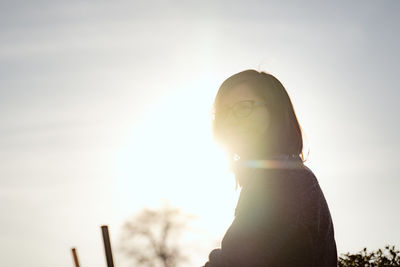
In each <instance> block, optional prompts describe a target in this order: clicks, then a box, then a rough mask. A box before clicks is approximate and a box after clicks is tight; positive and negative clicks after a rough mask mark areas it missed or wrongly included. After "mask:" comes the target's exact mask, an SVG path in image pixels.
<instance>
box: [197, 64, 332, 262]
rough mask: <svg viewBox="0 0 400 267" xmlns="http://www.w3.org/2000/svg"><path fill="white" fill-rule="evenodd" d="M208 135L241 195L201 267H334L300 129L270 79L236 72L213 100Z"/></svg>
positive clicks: (325, 213)
mask: <svg viewBox="0 0 400 267" xmlns="http://www.w3.org/2000/svg"><path fill="white" fill-rule="evenodd" d="M213 108H214V119H213V135H214V139H215V140H216V141H217V142H218V143H219V144H221V145H222V147H223V148H224V150H225V151H226V153H227V155H228V156H229V157H228V158H229V159H230V163H231V165H230V166H231V169H232V171H233V172H234V173H235V177H236V186H237V185H238V184H239V185H240V187H241V192H240V196H239V200H238V203H237V206H236V209H235V219H234V220H233V222H232V224H231V226H230V227H229V228H228V230H227V232H226V233H225V236H224V237H223V239H222V242H221V248H217V249H214V250H212V251H211V252H210V254H209V259H208V261H207V262H206V263H205V265H204V266H205V267H222V266H230V267H233V266H237V267H245V266H246V267H256V266H265V267H272V266H277V267H302V266H307V267H336V266H337V250H336V242H335V238H334V229H333V223H332V219H331V215H330V211H329V208H328V205H327V202H326V200H325V197H324V194H323V192H322V191H321V188H320V186H319V184H318V180H317V179H316V177H315V176H314V174H313V172H312V171H311V170H310V169H309V168H308V167H306V166H305V165H304V164H303V162H304V161H305V160H304V157H303V152H302V150H303V141H302V132H301V127H300V125H299V123H298V121H297V118H296V115H295V112H294V109H293V105H292V103H291V100H290V98H289V96H288V94H287V92H286V90H285V88H284V87H283V85H282V84H281V83H280V82H279V81H278V80H277V79H276V78H275V77H274V76H273V75H271V74H268V73H265V72H258V71H255V70H245V71H242V72H239V73H237V74H235V75H233V76H231V77H229V78H228V79H227V80H225V81H224V82H223V83H222V85H221V86H220V88H219V90H218V93H217V95H216V98H215V100H214V106H213Z"/></svg>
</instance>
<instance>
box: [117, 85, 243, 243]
mask: <svg viewBox="0 0 400 267" xmlns="http://www.w3.org/2000/svg"><path fill="white" fill-rule="evenodd" d="M200 87H201V88H200ZM204 88H210V90H209V91H206V90H204ZM215 88H216V86H215V85H209V84H203V86H201V85H197V86H192V87H190V86H189V87H184V88H182V89H180V90H176V91H174V92H171V93H170V94H167V95H165V96H164V97H162V98H159V101H158V102H157V103H152V105H151V108H149V109H148V110H147V112H146V115H145V116H144V117H142V118H141V119H140V120H137V121H136V122H135V124H134V127H133V128H132V130H131V132H130V134H129V135H128V136H127V138H126V142H125V143H124V144H123V146H121V149H120V151H119V152H118V155H117V160H116V175H117V179H116V180H117V182H116V186H115V191H114V192H115V194H114V212H115V215H114V217H115V218H117V220H118V221H119V223H121V222H122V221H123V220H124V219H126V218H127V217H128V216H129V215H130V214H131V213H132V212H136V211H138V210H139V209H141V208H143V207H152V208H156V207H159V206H160V201H162V200H168V202H169V203H170V204H171V205H173V206H175V207H179V208H180V209H182V211H184V212H187V213H191V214H194V215H196V216H197V218H198V225H199V227H201V228H203V229H207V230H206V231H207V232H208V233H209V234H210V237H211V238H218V237H220V236H222V235H223V234H224V232H225V231H226V228H227V227H228V226H229V225H230V223H231V222H232V220H233V216H234V208H235V205H236V202H237V198H238V195H239V190H237V191H235V179H234V176H233V173H231V172H229V171H228V168H227V160H226V158H225V155H224V153H223V151H222V150H221V149H220V147H219V146H218V145H217V144H215V143H214V141H213V139H212V136H211V116H210V110H211V105H212V101H213V98H214V96H215V92H216V91H215V90H216V89H215Z"/></svg>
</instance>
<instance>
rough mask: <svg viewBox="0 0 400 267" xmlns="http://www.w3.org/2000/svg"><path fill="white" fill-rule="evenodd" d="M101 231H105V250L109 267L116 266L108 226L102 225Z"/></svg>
mask: <svg viewBox="0 0 400 267" xmlns="http://www.w3.org/2000/svg"><path fill="white" fill-rule="evenodd" d="M101 231H102V233H103V241H104V251H105V253H106V260H107V267H114V261H113V257H112V251H111V243H110V235H109V234H108V226H107V225H102V226H101Z"/></svg>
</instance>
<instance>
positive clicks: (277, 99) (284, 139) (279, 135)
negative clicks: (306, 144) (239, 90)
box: [212, 69, 306, 162]
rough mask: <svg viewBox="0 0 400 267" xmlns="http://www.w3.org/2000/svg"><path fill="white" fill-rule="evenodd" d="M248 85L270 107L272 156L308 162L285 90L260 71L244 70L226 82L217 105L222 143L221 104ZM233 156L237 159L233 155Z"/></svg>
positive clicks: (216, 129) (215, 131)
mask: <svg viewBox="0 0 400 267" xmlns="http://www.w3.org/2000/svg"><path fill="white" fill-rule="evenodd" d="M242 83H245V84H246V85H248V86H249V87H250V88H252V89H253V90H254V93H256V94H257V95H258V96H260V97H261V98H263V99H264V101H265V102H266V103H267V107H268V110H269V111H270V115H271V124H270V128H269V129H270V131H268V136H266V137H265V140H264V141H265V145H267V146H268V149H267V147H266V149H267V150H268V155H276V154H287V155H297V156H300V158H301V160H302V161H303V162H305V161H306V160H305V159H304V154H303V134H302V129H301V127H300V124H299V122H298V120H297V117H296V114H295V111H294V108H293V105H292V101H291V100H290V97H289V95H288V93H287V92H286V89H285V87H284V86H283V85H282V83H281V82H280V81H279V80H278V79H277V78H275V77H274V76H273V75H271V74H269V73H266V72H258V71H256V70H252V69H249V70H244V71H242V72H239V73H236V74H234V75H232V76H231V77H229V78H228V79H226V80H225V81H224V82H223V83H222V85H221V86H220V87H219V90H218V93H217V95H216V97H215V100H214V104H213V110H212V112H213V115H214V117H213V120H212V134H213V138H214V140H215V141H217V142H218V143H219V142H221V141H223V138H224V137H223V136H222V134H221V133H220V130H219V125H218V123H219V121H218V111H219V110H220V100H221V98H223V96H224V94H225V93H226V92H227V91H228V90H230V89H231V88H232V87H234V86H236V85H239V84H242ZM230 156H233V155H230Z"/></svg>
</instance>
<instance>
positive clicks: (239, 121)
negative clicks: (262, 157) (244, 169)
mask: <svg viewBox="0 0 400 267" xmlns="http://www.w3.org/2000/svg"><path fill="white" fill-rule="evenodd" d="M244 100H254V101H256V103H257V104H256V105H255V106H254V108H253V110H252V112H251V113H250V115H248V116H247V117H244V118H241V117H237V116H235V114H234V113H233V111H232V110H230V112H229V114H228V115H227V117H226V118H225V119H224V120H223V121H222V122H221V124H220V125H221V129H222V131H223V136H224V145H225V146H226V148H227V149H228V150H229V151H230V152H233V153H236V154H238V155H239V156H240V157H241V158H247V157H254V156H256V155H257V154H259V153H260V152H262V151H260V150H261V149H263V148H264V146H262V139H263V138H264V137H265V132H266V131H267V130H268V126H269V124H270V113H269V112H268V109H267V107H266V106H265V105H263V104H260V103H265V101H264V100H263V99H262V98H261V97H259V96H257V95H256V94H255V93H254V92H253V90H252V89H251V88H250V87H249V86H248V85H246V84H239V85H237V86H235V87H233V88H231V89H230V90H229V91H228V92H226V93H225V95H224V96H223V98H222V99H221V102H220V103H221V107H223V108H226V107H232V106H233V105H234V104H236V103H238V102H240V101H244Z"/></svg>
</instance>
